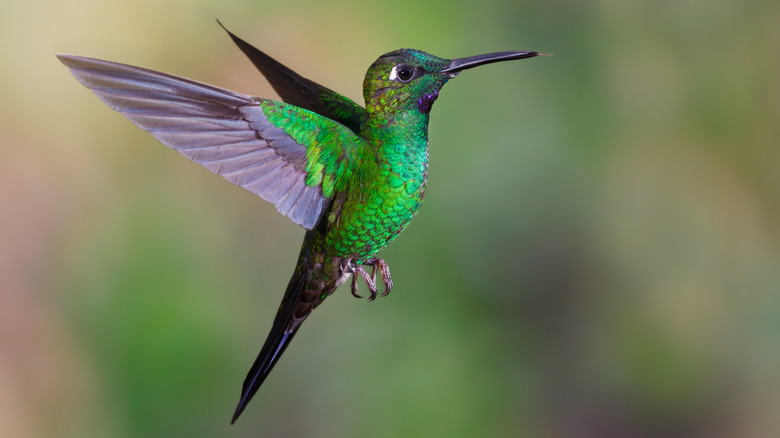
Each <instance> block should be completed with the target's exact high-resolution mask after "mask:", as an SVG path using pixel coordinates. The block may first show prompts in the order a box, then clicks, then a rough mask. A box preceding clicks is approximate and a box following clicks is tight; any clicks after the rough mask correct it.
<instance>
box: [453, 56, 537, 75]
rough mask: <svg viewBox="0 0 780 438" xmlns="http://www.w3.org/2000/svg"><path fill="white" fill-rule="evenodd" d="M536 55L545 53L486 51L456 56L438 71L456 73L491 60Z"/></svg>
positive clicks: (507, 59)
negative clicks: (478, 53)
mask: <svg viewBox="0 0 780 438" xmlns="http://www.w3.org/2000/svg"><path fill="white" fill-rule="evenodd" d="M538 55H546V53H539V52H530V51H516V52H495V53H486V54H484V55H477V56H469V57H467V58H458V59H453V60H452V62H451V63H450V65H449V66H448V67H446V68H445V69H444V70H442V71H441V72H440V73H458V72H460V71H461V70H466V69H467V68H473V67H477V66H479V65H485V64H490V63H491V62H501V61H511V60H513V59H525V58H533V57H534V56H538Z"/></svg>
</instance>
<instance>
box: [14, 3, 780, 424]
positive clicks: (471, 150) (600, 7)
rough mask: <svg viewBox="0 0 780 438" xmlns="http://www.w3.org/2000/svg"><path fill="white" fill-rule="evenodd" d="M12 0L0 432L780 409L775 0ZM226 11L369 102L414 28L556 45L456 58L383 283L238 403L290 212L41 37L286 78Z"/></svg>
mask: <svg viewBox="0 0 780 438" xmlns="http://www.w3.org/2000/svg"><path fill="white" fill-rule="evenodd" d="M0 8H1V10H0V41H2V43H1V44H0V96H2V100H0V102H1V103H0V152H2V157H1V158H0V435H2V436H8V437H16V438H27V437H58V438H69V437H79V438H89V437H100V438H104V437H117V438H124V437H178V436H182V437H183V436H188V437H215V436H224V437H236V438H238V437H250V436H251V437H255V436H261V437H339V438H341V437H379V438H382V437H404V436H420V437H477V436H479V437H545V438H546V437H550V438H555V437H562V438H563V437H566V438H568V437H577V438H579V437H582V438H588V437H639V438H642V437H737V436H739V437H750V438H753V437H756V438H763V437H767V438H768V437H776V436H778V435H780V416H778V415H777V413H778V406H780V391H778V389H780V170H778V168H779V167H780V148H778V139H779V138H780V86H779V85H778V78H780V56H778V54H779V53H780V4H778V3H777V2H776V1H770V0H756V1H750V2H745V1H738V0H709V1H704V0H682V1H674V2H672V1H649V0H621V1H615V0H585V1H579V2H575V1H560V0H557V1H547V2H542V1H529V0H520V1H518V0H513V1H508V0H507V1H496V0H486V1H481V2H474V1H462V0H447V1H439V0H433V1H428V2H413V1H406V0H398V1H394V2H387V1H385V2H373V1H363V0H361V1H333V2H315V1H288V2H281V1H276V2H270V1H267V0H258V1H234V0H225V1H206V0H188V1H183V0H174V1H149V0H135V1H132V2H129V1H125V2H118V1H107V0H101V1H97V0H64V1H57V2H54V1H46V0H32V1H27V2H21V1H11V0H3V1H2V3H0ZM215 19H220V20H221V21H222V22H223V23H224V24H225V25H226V26H227V27H228V28H229V29H230V30H231V31H233V32H234V33H236V34H237V35H239V36H240V37H242V38H244V39H245V40H247V41H249V42H250V43H252V44H254V45H256V46H257V47H258V48H260V49H261V50H264V51H266V52H267V53H269V54H270V55H271V56H273V57H275V58H276V59H278V60H279V61H281V62H283V63H284V64H286V65H288V66H289V67H291V68H293V69H294V70H296V71H297V72H299V73H301V74H302V75H304V76H305V77H308V78H311V79H313V80H315V81H317V82H319V83H321V84H323V85H326V86H328V87H330V88H332V89H334V90H337V91H339V92H341V93H343V94H345V95H346V96H348V97H350V98H352V99H354V100H356V101H358V102H360V103H362V93H361V84H362V80H363V75H364V73H365V71H366V69H367V68H368V66H369V65H370V64H371V63H372V62H373V61H374V60H375V59H376V58H377V57H378V56H379V55H381V54H382V53H385V52H388V51H391V50H395V49H398V48H401V47H409V48H416V49H420V50H425V51H428V52H430V53H433V54H435V55H438V56H442V57H448V58H456V57H462V56H470V55H475V54H480V53H485V52H492V51H501V50H537V51H541V52H546V53H551V54H553V55H554V56H552V57H538V58H534V59H528V60H522V61H514V62H507V63H501V64H492V65H489V66H484V67H480V68H478V69H474V70H469V71H466V72H464V73H463V74H461V75H460V76H458V77H457V78H456V79H454V80H452V81H450V82H449V83H448V84H447V85H446V86H445V88H444V89H443V91H442V93H441V96H440V98H439V100H438V101H437V102H436V104H435V106H434V108H433V111H432V114H431V124H430V138H429V139H430V160H431V164H430V169H429V184H428V189H427V191H426V199H425V202H424V204H423V208H422V210H421V212H420V214H419V215H418V216H417V217H416V219H415V220H414V221H413V222H412V225H411V226H410V227H409V228H408V229H407V230H406V231H405V232H404V233H403V234H402V235H401V236H400V237H399V238H398V239H396V240H395V241H394V242H392V243H391V244H390V245H389V246H388V247H387V248H386V249H385V250H383V251H382V252H381V253H380V256H381V257H383V258H384V259H385V260H386V261H387V262H388V263H389V265H390V267H391V270H392V273H393V280H394V281H395V288H394V289H393V291H392V292H391V294H390V295H389V296H387V297H384V298H381V299H377V300H376V301H375V302H372V303H367V302H366V301H365V300H357V299H355V298H353V297H352V296H351V295H350V294H349V290H348V288H347V287H342V288H341V289H340V290H339V291H337V292H336V293H335V294H334V295H333V296H332V297H330V298H329V299H328V300H327V301H326V302H325V303H324V304H323V305H322V306H321V307H319V308H318V309H317V310H316V311H315V312H314V314H313V315H312V316H311V317H310V318H309V320H307V322H306V324H305V325H304V326H303V328H302V330H301V331H300V333H299V334H298V336H297V337H296V339H295V341H294V342H293V343H292V346H291V347H290V348H289V349H288V350H287V352H286V354H285V357H284V358H283V359H282V360H281V361H280V362H279V364H278V366H277V367H276V369H275V370H274V372H273V373H272V374H271V376H270V377H269V379H268V380H267V381H266V383H265V384H264V386H263V387H262V389H261V390H260V391H259V392H258V394H257V396H256V397H255V399H254V400H253V401H252V403H251V404H250V406H249V407H248V409H247V410H246V411H245V413H244V414H243V416H242V417H241V418H240V419H239V421H238V423H237V424H236V425H235V426H230V425H229V420H230V417H231V415H232V413H233V409H234V408H235V404H236V403H237V401H238V397H239V393H240V389H241V384H242V382H243V379H244V377H245V374H246V372H247V370H248V368H249V366H250V365H251V363H252V361H253V360H254V359H255V356H256V354H257V352H258V351H259V348H260V346H261V345H262V342H263V341H264V339H265V336H266V334H267V331H268V330H269V328H270V325H271V321H272V319H273V316H274V314H275V312H276V309H277V307H278V304H279V301H280V299H281V296H282V294H283V292H284V288H285V286H286V284H287V281H288V279H289V276H290V275H291V273H292V269H293V267H294V264H295V261H296V257H297V253H298V250H299V247H300V242H301V240H302V236H303V230H302V229H301V228H300V227H298V226H296V225H294V224H292V223H291V222H290V221H288V220H287V219H286V218H284V217H282V216H281V215H280V214H278V213H277V212H276V211H275V210H274V208H273V206H271V205H269V204H267V203H265V202H264V201H262V200H260V199H259V198H257V197H256V196H254V195H252V194H250V193H248V192H246V191H244V190H241V189H239V188H237V187H235V186H232V185H231V184H229V183H227V182H226V181H224V180H222V179H221V178H219V177H217V176H215V175H213V174H211V173H209V172H207V171H206V170H204V169H202V168H200V167H199V166H197V165H195V164H193V163H191V162H189V161H187V160H186V159H184V158H183V157H181V156H179V155H178V154H177V153H175V152H174V151H172V150H170V149H168V148H166V147H164V146H163V145H161V144H160V143H158V142H157V141H156V140H155V139H154V138H152V137H151V136H150V135H148V134H147V133H145V132H143V131H141V130H140V129H138V128H136V127H135V126H134V125H132V124H131V123H130V122H128V121H127V120H126V119H124V118H123V117H122V116H121V115H119V114H118V113H116V112H114V111H111V110H110V109H109V108H108V107H106V106H105V105H104V104H102V103H101V102H100V101H99V100H98V99H97V98H96V97H95V96H94V95H93V94H92V93H91V92H90V91H89V90H87V89H86V88H84V87H83V86H81V85H80V84H79V83H78V82H77V81H76V80H75V79H74V78H73V77H72V76H71V75H70V74H69V72H68V71H67V69H66V68H65V67H64V66H63V65H62V64H60V63H59V62H58V61H57V59H56V58H55V56H54V55H55V53H76V54H81V55H87V56H94V57H99V58H105V59H110V60H115V61H120V62H124V63H129V64H134V65H139V66H143V67H147V68H151V69H155V70H160V71H164V72H167V73H171V74H176V75H180V76H185V77H189V78H192V79H196V80H199V81H202V82H206V83H210V84H214V85H217V86H221V87H224V88H228V89H231V90H235V91H239V92H243V93H247V94H252V95H257V96H264V97H276V94H275V93H274V92H273V90H272V89H271V88H270V86H269V85H268V83H267V82H266V81H265V79H264V78H263V77H262V76H261V75H260V74H259V73H258V72H257V71H256V70H255V69H254V67H253V66H252V65H251V63H250V62H249V61H248V60H247V59H245V57H244V56H243V54H242V53H241V52H240V51H239V50H238V49H237V48H236V47H235V46H234V45H233V43H232V42H231V41H230V39H229V38H228V36H227V35H226V34H225V33H224V31H222V29H220V28H219V26H218V25H217V23H216V22H215ZM363 290H365V289H363Z"/></svg>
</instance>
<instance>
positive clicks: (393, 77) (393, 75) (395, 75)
mask: <svg viewBox="0 0 780 438" xmlns="http://www.w3.org/2000/svg"><path fill="white" fill-rule="evenodd" d="M388 79H390V80H391V81H394V80H396V79H398V66H397V65H394V66H393V68H392V69H391V70H390V76H388Z"/></svg>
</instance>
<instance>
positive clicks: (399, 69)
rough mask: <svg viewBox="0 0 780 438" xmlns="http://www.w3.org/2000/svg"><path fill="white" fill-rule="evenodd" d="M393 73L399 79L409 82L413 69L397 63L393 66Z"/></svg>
mask: <svg viewBox="0 0 780 438" xmlns="http://www.w3.org/2000/svg"><path fill="white" fill-rule="evenodd" d="M395 73H396V74H397V75H398V79H400V80H401V81H403V82H409V81H410V80H411V79H412V76H414V69H413V68H411V67H409V66H408V65H397V66H396V67H395Z"/></svg>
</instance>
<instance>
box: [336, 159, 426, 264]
mask: <svg viewBox="0 0 780 438" xmlns="http://www.w3.org/2000/svg"><path fill="white" fill-rule="evenodd" d="M417 168H418V169H419V171H418V172H415V173H416V175H413V176H412V175H409V174H406V175H402V174H399V173H396V172H389V175H390V177H389V178H386V179H381V181H374V184H370V185H366V186H364V187H362V190H353V191H352V192H351V193H353V194H356V195H357V196H350V197H348V198H347V199H346V200H345V202H344V205H343V207H342V209H341V214H340V216H339V218H338V219H336V221H335V223H333V229H332V230H331V232H330V233H328V238H327V242H326V245H327V246H330V247H331V248H333V250H334V252H335V253H336V254H338V255H339V256H340V257H343V258H352V259H353V260H354V261H355V262H356V263H361V262H363V261H365V260H367V259H368V258H370V257H371V256H373V255H374V254H376V253H377V252H378V251H379V250H380V249H382V248H383V247H385V246H386V245H387V244H388V243H390V241H391V240H393V239H394V238H395V237H396V236H398V234H400V233H401V231H403V230H404V228H406V227H407V225H409V223H410V222H411V220H412V218H413V217H414V215H415V214H416V213H417V211H418V210H419V209H420V206H421V205H422V199H423V195H424V193H425V183H426V173H427V166H425V165H422V166H417Z"/></svg>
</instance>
